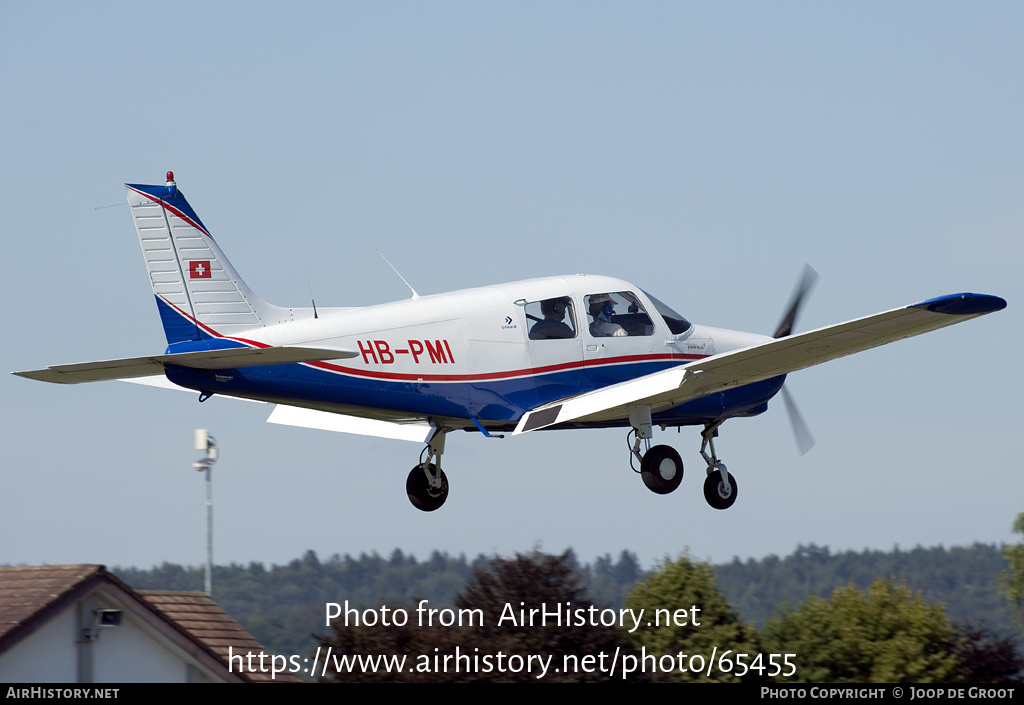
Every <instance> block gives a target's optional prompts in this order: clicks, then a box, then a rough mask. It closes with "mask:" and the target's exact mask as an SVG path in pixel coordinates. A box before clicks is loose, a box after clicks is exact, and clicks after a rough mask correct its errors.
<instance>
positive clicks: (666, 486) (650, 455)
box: [640, 446, 683, 494]
mask: <svg viewBox="0 0 1024 705" xmlns="http://www.w3.org/2000/svg"><path fill="white" fill-rule="evenodd" d="M640 476H641V477H642V478H643V479H644V484H645V485H647V489H649V490H650V491H651V492H657V493H658V494H668V493H669V492H671V491H672V490H674V489H675V488H677V487H679V483H680V482H682V481H683V461H682V459H681V458H680V457H679V453H677V452H676V449H675V448H672V447H671V446H654V447H653V448H651V449H650V450H649V451H647V452H646V453H644V457H643V458H642V459H641V460H640Z"/></svg>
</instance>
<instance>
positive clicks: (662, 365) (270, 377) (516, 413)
mask: <svg viewBox="0 0 1024 705" xmlns="http://www.w3.org/2000/svg"><path fill="white" fill-rule="evenodd" d="M675 364H678V363H673V362H670V361H666V362H650V363H632V364H622V365H608V366H607V367H605V368H604V372H605V375H604V378H605V379H608V380H611V381H610V382H609V383H614V382H621V381H625V380H627V379H634V378H636V377H640V376H643V375H645V374H650V373H652V372H657V371H659V370H662V369H666V368H668V367H672V366H674V365H675ZM167 377H168V379H170V380H171V381H172V382H174V383H175V384H178V385H181V386H183V387H188V388H190V389H195V390H197V391H204V392H214V393H219V394H226V395H236V396H244V397H253V398H272V399H275V400H278V401H282V402H285V403H287V402H288V401H294V402H296V403H309V402H315V403H317V404H338V405H344V406H358V407H366V408H370V409H386V410H389V411H396V412H401V413H409V414H415V415H422V416H449V417H456V418H465V419H469V418H478V419H483V420H487V421H499V422H506V423H509V424H514V423H515V422H517V421H518V420H519V418H520V417H521V416H522V415H523V414H524V413H526V412H527V411H529V410H531V409H535V408H537V407H538V406H541V405H543V404H547V403H549V402H552V401H556V400H558V399H562V398H565V397H567V396H572V395H575V394H581V393H583V392H587V391H591V390H592V389H594V388H595V385H594V384H593V383H592V382H591V381H589V380H588V373H586V372H584V370H583V369H576V370H566V371H562V372H553V373H550V374H544V375H533V376H526V377H516V378H513V379H506V380H493V379H488V380H480V381H478V382H472V381H470V382H465V381H459V382H400V381H386V380H379V379H368V378H364V377H358V376H353V375H346V374H339V373H334V372H327V371H324V370H320V369H317V368H315V367H311V366H309V365H298V364H284V365H272V366H259V367H246V368H244V369H231V370H197V369H189V368H183V367H174V366H171V367H168V368H167ZM784 381H785V376H784V375H783V376H780V377H774V378H772V379H769V380H765V381H762V382H758V383H756V384H749V385H745V386H742V387H737V388H734V389H730V390H727V391H725V392H719V393H716V394H711V395H709V396H706V397H702V398H700V399H694V400H692V401H689V402H686V403H685V404H682V405H680V406H678V407H676V408H674V409H672V410H670V411H668V412H663V413H660V414H656V415H655V417H654V422H655V423H664V424H671V425H679V424H692V423H704V422H705V421H708V420H712V419H718V418H722V417H728V416H748V415H753V414H758V413H761V412H762V411H764V410H765V409H764V405H765V404H766V403H767V402H768V400H769V399H771V398H772V396H774V395H775V394H776V393H777V392H778V391H779V389H780V388H781V387H782V383H783V382H784ZM599 425H613V426H614V425H619V424H615V423H613V424H599Z"/></svg>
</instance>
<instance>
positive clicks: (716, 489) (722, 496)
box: [704, 467, 737, 509]
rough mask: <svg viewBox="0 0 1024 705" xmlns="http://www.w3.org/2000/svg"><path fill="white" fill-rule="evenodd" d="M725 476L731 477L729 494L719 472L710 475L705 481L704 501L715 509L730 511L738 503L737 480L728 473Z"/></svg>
mask: <svg viewBox="0 0 1024 705" xmlns="http://www.w3.org/2000/svg"><path fill="white" fill-rule="evenodd" d="M722 469H723V470H724V469H725V468H724V467H723V468H722ZM725 474H726V475H727V476H728V477H729V493H728V494H726V492H725V485H724V484H723V483H722V478H721V476H720V475H719V474H718V471H717V470H716V471H715V472H713V473H711V474H710V475H708V477H707V479H706V480H704V499H706V500H707V501H708V504H710V505H711V506H712V507H714V508H715V509H728V508H729V507H731V506H732V505H733V503H734V502H735V501H736V492H737V487H736V478H734V477H733V476H732V474H731V473H729V472H728V471H727V472H726V473H725Z"/></svg>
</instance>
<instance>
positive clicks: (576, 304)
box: [167, 275, 784, 430]
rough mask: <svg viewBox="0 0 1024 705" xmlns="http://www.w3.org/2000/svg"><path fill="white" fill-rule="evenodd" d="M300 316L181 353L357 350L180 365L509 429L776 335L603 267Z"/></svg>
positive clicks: (180, 376) (684, 417)
mask: <svg viewBox="0 0 1024 705" xmlns="http://www.w3.org/2000/svg"><path fill="white" fill-rule="evenodd" d="M296 313H297V315H296V318H297V319H298V320H294V321H291V322H287V323H279V324H276V325H272V326H267V327H263V328H258V329H253V330H251V331H247V332H246V333H245V334H238V335H232V336H230V337H219V336H217V333H216V331H213V330H208V332H209V333H212V334H213V335H209V336H204V337H205V338H207V340H205V341H196V342H189V343H178V344H175V345H171V346H170V347H169V348H168V352H179V351H182V350H192V349H199V348H207V347H222V346H237V345H256V346H287V345H304V346H311V347H328V348H337V349H346V350H352V351H356V352H357V353H358V354H357V356H356V357H353V358H350V359H345V360H335V361H324V362H313V363H303V364H291V365H275V366H268V367H251V368H244V369H238V370H215V371H214V370H196V369H185V368H180V367H171V368H169V369H168V371H167V376H168V377H169V378H170V379H171V381H173V382H175V383H177V384H180V385H182V386H185V387H189V388H192V389H196V390H200V391H203V392H207V393H218V394H225V395H230V396H239V397H246V398H256V399H263V400H267V401H274V402H279V403H287V404H292V405H296V406H304V407H309V408H314V409H319V410H323V411H335V412H339V413H348V414H354V415H358V416H367V417H370V418H382V419H390V420H399V421H400V420H402V419H403V418H407V417H408V418H423V416H424V415H426V416H430V417H431V418H433V419H435V420H436V422H437V423H439V424H443V425H445V426H447V427H452V428H459V427H467V428H470V427H474V426H473V423H472V420H476V421H477V422H478V423H480V424H481V425H483V426H484V427H485V428H488V429H491V430H502V429H509V428H512V427H514V426H515V424H516V422H518V420H519V418H520V417H521V416H522V415H523V413H525V412H526V411H529V410H530V409H534V408H536V407H538V406H540V405H543V404H546V403H548V402H552V401H555V400H558V399H561V398H563V397H567V396H571V395H575V394H579V393H581V392H587V391H591V390H594V389H598V388H601V387H605V386H608V385H610V384H615V383H617V382H622V381H625V380H628V379H633V378H636V377H640V376H642V375H645V374H649V373H651V372H656V371H659V370H662V369H665V368H667V367H672V366H676V365H679V364H683V363H687V362H692V361H694V360H699V359H701V358H704V357H708V356H710V355H714V354H716V353H722V352H728V351H730V350H735V349H739V348H743V347H747V346H750V345H754V344H757V343H760V342H763V341H765V340H767V337H766V336H763V335H757V334H752V333H740V332H737V331H728V330H723V329H717V328H709V327H706V326H701V325H694V324H691V323H689V322H688V321H686V320H685V319H683V318H682V317H681V316H679V314H677V313H675V312H674V311H672V310H671V309H670V308H668V307H667V306H665V305H664V304H662V303H661V302H660V301H657V300H655V299H653V298H652V297H650V296H649V295H648V294H646V293H645V292H644V291H642V290H641V289H639V288H637V287H635V286H633V285H631V284H629V283H627V282H625V281H622V280H620V279H615V278H612V277H605V276H593V275H572V276H561V277H548V278H543V279H529V280H524V281H518V282H511V283H508V284H498V285H493V286H488V287H481V288H476V289H464V290H460V291H454V292H449V293H444V294H434V295H430V296H420V297H415V298H412V299H407V300H403V301H396V302H392V303H387V304H379V305H375V306H367V307H361V308H351V309H341V310H335V311H333V312H330V313H325V314H323V315H319V316H316V317H314V316H313V315H312V312H310V311H306V312H304V313H299V312H296ZM555 319H557V320H555ZM783 380H784V378H783V377H776V378H772V379H770V380H766V381H764V382H760V383H758V384H754V385H747V386H744V387H740V388H737V389H732V390H728V391H726V392H722V393H719V394H714V395H711V396H708V397H705V398H702V399H698V400H694V401H691V402H688V403H686V404H683V405H680V406H677V407H674V408H671V409H653V410H652V411H653V412H654V421H655V423H659V424H663V425H685V424H697V423H706V422H708V421H711V420H715V419H719V418H726V417H730V416H744V415H751V414H756V413H760V412H762V411H764V410H765V408H766V404H767V401H768V400H769V399H770V398H771V397H772V396H773V395H774V394H775V393H776V392H777V391H778V389H779V388H780V387H781V386H782V382H783ZM584 425H586V424H584ZM601 425H627V421H626V420H625V419H623V420H622V422H621V424H619V423H613V424H608V423H602V424H601Z"/></svg>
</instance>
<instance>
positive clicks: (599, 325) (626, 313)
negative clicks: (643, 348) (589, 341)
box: [583, 291, 654, 338]
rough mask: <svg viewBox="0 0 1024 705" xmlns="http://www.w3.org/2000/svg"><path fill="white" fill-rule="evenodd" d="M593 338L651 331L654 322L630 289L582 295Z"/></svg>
mask: <svg viewBox="0 0 1024 705" xmlns="http://www.w3.org/2000/svg"><path fill="white" fill-rule="evenodd" d="M583 305H584V307H585V308H586V309H587V313H588V314H589V318H590V334H591V335H592V336H594V337H595V338H607V337H622V336H629V335H654V323H653V322H652V321H651V317H650V316H648V315H647V311H645V310H644V307H643V305H642V304H641V303H640V299H638V298H637V296H636V294H634V293H632V292H629V291H610V292H608V293H605V294H590V295H588V296H584V297H583Z"/></svg>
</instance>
